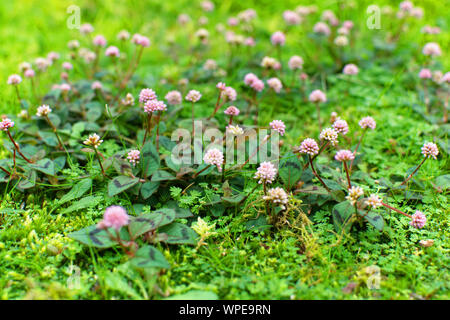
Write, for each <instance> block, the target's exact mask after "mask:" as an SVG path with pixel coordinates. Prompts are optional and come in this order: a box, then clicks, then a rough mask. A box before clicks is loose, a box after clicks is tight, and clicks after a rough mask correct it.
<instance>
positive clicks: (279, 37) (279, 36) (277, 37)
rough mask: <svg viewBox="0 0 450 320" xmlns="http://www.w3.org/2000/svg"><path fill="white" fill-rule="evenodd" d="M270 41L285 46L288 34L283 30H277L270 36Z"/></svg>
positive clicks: (275, 44)
mask: <svg viewBox="0 0 450 320" xmlns="http://www.w3.org/2000/svg"><path fill="white" fill-rule="evenodd" d="M270 41H271V42H272V44H273V45H274V46H284V44H285V42H286V36H285V35H284V33H283V32H281V31H277V32H275V33H274V34H272V36H271V37H270Z"/></svg>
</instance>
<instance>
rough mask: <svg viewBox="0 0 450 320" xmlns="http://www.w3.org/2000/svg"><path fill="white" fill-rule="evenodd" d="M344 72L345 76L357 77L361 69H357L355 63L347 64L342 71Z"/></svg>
mask: <svg viewBox="0 0 450 320" xmlns="http://www.w3.org/2000/svg"><path fill="white" fill-rule="evenodd" d="M342 72H343V73H344V74H347V75H356V74H358V72H359V69H358V67H357V66H356V65H354V64H353V63H349V64H346V65H345V67H344V69H343V70H342Z"/></svg>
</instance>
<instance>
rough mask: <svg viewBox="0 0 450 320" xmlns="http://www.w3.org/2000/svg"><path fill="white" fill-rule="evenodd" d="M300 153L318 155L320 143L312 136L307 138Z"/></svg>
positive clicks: (301, 145) (301, 146)
mask: <svg viewBox="0 0 450 320" xmlns="http://www.w3.org/2000/svg"><path fill="white" fill-rule="evenodd" d="M299 151H300V153H306V154H308V155H310V156H313V155H316V154H318V153H319V145H318V144H317V142H316V140H314V139H311V138H306V139H305V140H303V141H302V143H301V144H300V149H299Z"/></svg>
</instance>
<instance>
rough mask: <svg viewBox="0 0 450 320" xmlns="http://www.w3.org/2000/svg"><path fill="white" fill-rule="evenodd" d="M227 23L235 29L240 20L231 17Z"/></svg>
mask: <svg viewBox="0 0 450 320" xmlns="http://www.w3.org/2000/svg"><path fill="white" fill-rule="evenodd" d="M227 23H228V25H229V26H230V27H235V26H237V25H238V24H239V19H237V18H234V17H231V18H229V19H228V21H227Z"/></svg>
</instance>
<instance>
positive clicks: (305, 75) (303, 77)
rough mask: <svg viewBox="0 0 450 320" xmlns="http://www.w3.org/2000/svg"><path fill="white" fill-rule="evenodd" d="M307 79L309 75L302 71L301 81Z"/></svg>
mask: <svg viewBox="0 0 450 320" xmlns="http://www.w3.org/2000/svg"><path fill="white" fill-rule="evenodd" d="M307 79H308V75H307V74H306V73H304V72H302V73H301V74H300V80H301V81H305V80H307Z"/></svg>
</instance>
